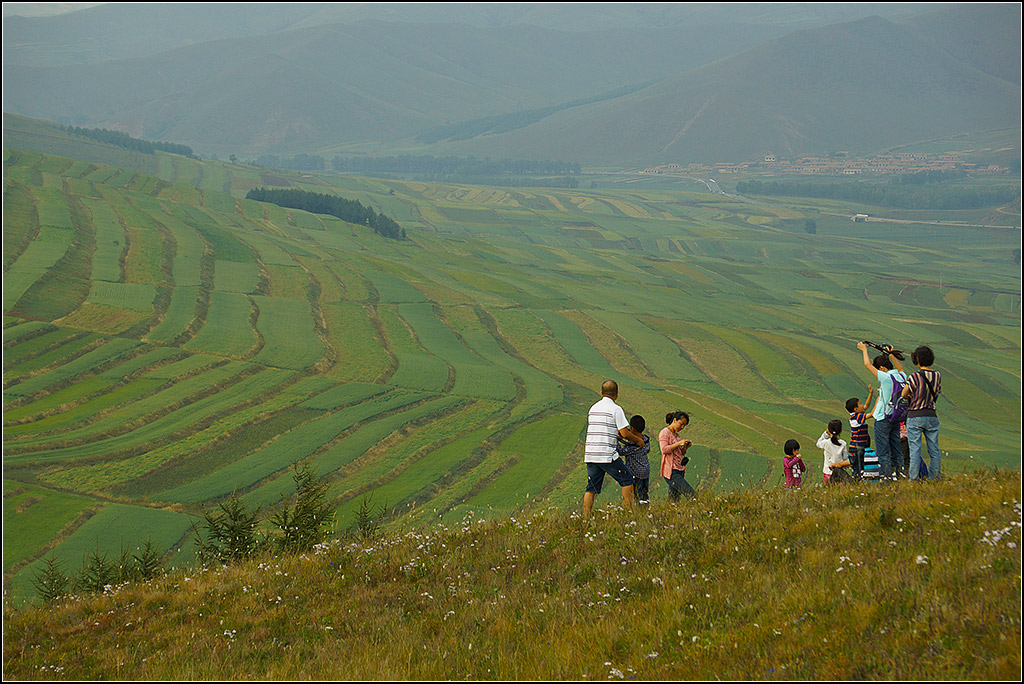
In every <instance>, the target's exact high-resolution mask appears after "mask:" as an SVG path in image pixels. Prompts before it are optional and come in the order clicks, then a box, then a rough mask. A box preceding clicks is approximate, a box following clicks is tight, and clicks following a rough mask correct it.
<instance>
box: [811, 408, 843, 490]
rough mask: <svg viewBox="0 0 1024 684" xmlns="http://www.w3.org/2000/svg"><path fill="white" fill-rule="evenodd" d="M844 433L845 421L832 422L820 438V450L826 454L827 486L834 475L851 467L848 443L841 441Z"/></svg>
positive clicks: (824, 469) (824, 470) (825, 471)
mask: <svg viewBox="0 0 1024 684" xmlns="http://www.w3.org/2000/svg"><path fill="white" fill-rule="evenodd" d="M842 431H843V421H841V420H830V421H829V423H828V427H827V428H826V429H825V432H823V433H821V437H819V438H818V448H819V449H821V450H822V451H823V452H824V454H825V467H824V468H823V469H822V472H823V473H824V474H825V484H828V481H829V480H830V479H832V474H833V472H834V471H835V470H837V469H840V468H848V467H850V454H849V452H848V451H847V450H846V442H845V441H843V440H841V439H839V435H840V434H841V433H842Z"/></svg>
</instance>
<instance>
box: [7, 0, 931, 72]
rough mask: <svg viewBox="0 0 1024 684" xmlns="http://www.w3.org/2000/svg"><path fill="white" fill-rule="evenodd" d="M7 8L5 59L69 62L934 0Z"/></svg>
mask: <svg viewBox="0 0 1024 684" xmlns="http://www.w3.org/2000/svg"><path fill="white" fill-rule="evenodd" d="M12 5H13V3H8V4H7V5H5V6H4V22H3V36H4V50H5V61H7V63H15V64H20V65H24V66H69V65H75V64H92V63H96V62H104V61H110V60H118V59H132V58H138V57H149V56H153V55H156V54H159V53H161V52H167V51H169V50H173V49H176V48H181V47H187V46H190V45H197V44H199V43H205V42H211V41H215V40H223V39H230V38H246V37H248V38H255V37H259V36H268V35H271V34H273V33H279V32H282V31H288V30H294V29H304V28H313V27H316V26H323V25H333V24H354V23H358V22H363V21H386V22H398V23H420V24H462V25H466V26H475V27H480V28H498V27H511V26H514V25H528V26H535V27H539V28H544V29H552V30H555V31H566V32H591V31H606V30H610V29H659V28H682V27H691V28H692V27H704V28H708V27H715V26H716V25H717V26H727V25H740V24H744V25H748V26H758V27H760V30H762V31H764V35H765V36H770V35H776V34H779V33H781V32H785V31H787V30H793V29H797V28H808V27H811V26H821V25H825V24H832V23H836V22H839V21H849V20H851V19H856V18H859V17H864V16H868V15H872V14H877V15H879V16H885V17H889V18H897V17H903V16H908V15H914V14H919V13H921V12H924V11H926V10H927V9H928V8H930V7H936V6H937V5H935V4H934V3H857V4H845V3H793V4H788V5H783V4H761V5H742V4H737V3H717V4H710V3H701V4H694V3H653V4H652V3H603V4H596V3H501V4H495V3H451V4H445V3H298V2H293V3H245V2H235V3H169V4H139V3H103V4H102V5H101V6H99V7H93V8H89V9H85V10H80V11H75V12H65V13H63V14H59V15H57V16H47V17H38V16H35V17H33V16H18V15H17V14H16V12H18V11H19V10H20V9H22V8H14V7H12Z"/></svg>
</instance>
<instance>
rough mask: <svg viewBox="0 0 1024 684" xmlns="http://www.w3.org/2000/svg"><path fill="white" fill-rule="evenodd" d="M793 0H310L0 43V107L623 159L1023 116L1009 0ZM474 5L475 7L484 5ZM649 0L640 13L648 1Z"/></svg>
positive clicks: (203, 147) (210, 138)
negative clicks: (577, 26)
mask: <svg viewBox="0 0 1024 684" xmlns="http://www.w3.org/2000/svg"><path fill="white" fill-rule="evenodd" d="M800 7H803V6H794V8H791V10H792V14H791V15H790V18H791V21H790V22H789V23H786V22H783V21H780V20H779V16H780V15H779V12H781V11H782V10H781V9H779V8H774V9H771V10H769V9H765V10H763V12H765V13H766V14H760V13H759V14H756V15H752V16H751V17H750V19H749V20H750V21H752V22H754V23H749V24H743V23H735V22H734V23H706V17H707V15H703V16H705V20H703V21H702V20H700V19H699V17H698V18H695V17H689V18H686V17H684V16H678V15H677V16H675V18H672V16H671V15H672V12H673V11H678V12H683V10H681V9H679V8H675V9H674V10H673V9H665V10H664V13H666V17H663V18H662V20H660V23H661V24H662V25H667V26H668V27H666V28H655V27H651V26H649V25H645V26H637V27H635V28H616V29H607V28H606V29H600V30H588V31H569V30H555V29H551V28H542V27H540V26H536V25H529V24H509V23H507V20H503V19H500V18H494V23H497V24H499V25H496V26H473V25H469V24H455V23H430V24H428V23H420V24H415V23H400V22H394V21H387V22H385V21H378V20H362V21H358V22H355V23H335V24H326V23H321V22H322V21H325V20H326V19H325V17H324V16H322V15H321V14H315V15H309V14H303V13H308V12H310V11H311V10H310V8H309V7H305V8H304V6H298V7H296V8H294V9H287V10H286V9H284V8H276V9H272V10H268V12H269V14H265V13H260V12H256V14H254V15H253V19H252V22H253V26H249V27H243V26H240V27H238V28H237V29H236V30H237V31H238V32H243V33H244V32H245V31H251V32H252V34H253V35H248V34H247V35H244V36H241V37H228V38H223V39H219V40H206V41H205V42H197V43H196V44H193V45H186V46H182V47H177V48H175V49H172V50H169V51H166V52H161V53H158V54H153V53H148V54H145V55H142V56H139V57H135V58H131V59H114V60H107V61H99V62H90V63H83V64H72V65H48V66H32V65H30V64H31V63H33V62H32V61H31V60H23V61H19V60H17V59H8V60H5V64H4V83H5V107H6V111H8V112H12V113H17V114H21V115H25V116H31V117H35V118H42V119H48V120H53V121H59V122H61V123H70V124H75V125H87V126H93V127H105V128H114V129H117V130H123V131H125V132H127V133H129V134H132V135H135V136H137V137H143V138H148V139H159V140H168V141H173V142H178V143H182V144H186V145H189V146H191V147H193V148H194V149H196V150H197V151H198V152H200V153H206V154H209V153H217V154H222V155H227V154H259V153H264V152H270V153H295V152H300V151H301V152H322V151H328V152H331V151H337V150H338V149H339V148H341V147H343V146H345V145H356V144H362V147H361V149H364V150H365V149H373V150H375V151H380V150H400V151H403V152H407V151H418V152H427V153H433V154H449V153H458V154H474V155H478V156H496V157H513V158H530V159H549V158H552V157H559V158H563V159H570V160H573V161H580V162H584V163H593V164H619V165H622V164H650V163H655V162H663V161H683V160H688V161H730V160H739V159H751V158H756V157H758V156H760V155H762V154H764V153H765V152H774V153H777V154H799V153H812V152H813V153H821V152H827V151H830V150H836V149H853V150H857V151H862V152H874V151H877V150H880V149H883V148H887V147H891V146H893V145H898V144H909V143H913V142H918V141H921V140H926V139H930V138H935V137H943V136H948V135H952V134H957V133H965V132H966V133H973V132H979V131H983V130H989V129H993V128H1006V127H1014V126H1019V112H1020V79H1019V76H1018V77H1017V78H1016V79H1013V78H1012V77H1013V73H1014V70H1015V68H1016V67H1015V66H1013V65H1017V64H1019V60H1020V39H1019V36H1017V35H1016V33H1015V32H1013V31H1012V30H1009V29H1010V28H1012V27H1014V26H1017V25H1019V19H1020V12H1019V8H1015V7H1013V6H1010V5H1005V6H1002V5H998V6H989V5H981V6H976V5H970V6H966V7H965V6H954V7H951V8H947V9H944V10H939V11H934V12H931V13H927V14H922V15H919V16H918V17H912V18H908V19H904V20H903V21H902V22H901V23H894V21H892V20H890V19H885V18H882V17H868V18H861V19H857V20H855V21H850V22H846V23H840V24H829V25H826V26H821V25H820V24H818V23H817V22H815V21H811V22H810V23H811V24H812V28H806V29H801V30H798V31H795V32H787V31H791V29H792V27H793V25H794V24H795V25H800V24H801V23H806V22H807V21H808V17H810V18H811V19H813V17H814V16H815V10H813V9H799V8H800ZM101 10H102V12H101ZM126 11H127V10H126ZM133 11H135V12H140V11H141V10H139V9H136V10H133ZM193 11H200V10H188V11H187V13H189V12H193ZM218 11H220V12H228V13H230V12H231V11H233V10H230V9H227V8H221V9H219V10H218ZM323 11H324V12H328V13H329V10H328V9H326V8H325V9H324V10H323ZM465 11H466V12H469V13H470V15H471V16H472V17H473V19H472V20H473V21H477V22H483V17H482V15H481V14H478V13H480V12H484V9H481V8H475V9H474V10H465ZM495 11H496V12H499V13H500V11H499V10H498V9H495ZM501 11H507V12H512V11H513V10H512V8H510V7H509V8H504V9H502V10H501ZM538 11H540V10H538ZM550 11H551V12H553V13H556V14H557V13H558V12H562V11H564V12H570V15H569V16H572V15H571V12H574V11H577V10H570V9H565V8H557V7H556V8H552V9H551V10H550ZM604 11H605V12H612V13H614V12H615V11H618V12H627V13H628V12H633V13H638V12H640V11H641V8H640V7H633V8H621V7H619V6H610V7H608V8H606V9H605V10H604ZM705 11H706V12H711V10H705ZM837 11H838V10H837ZM850 11H852V10H850ZM858 11H865V8H860V9H859V10H858ZM892 11H895V10H892ZM90 12H96V13H99V14H100V15H101V16H107V15H110V16H111V17H113V16H120V15H118V12H120V10H116V9H112V8H111V9H104V8H94V9H93V10H88V11H86V12H83V13H81V14H83V15H87V16H94V15H89V13H90ZM290 12H294V13H296V14H290ZM649 12H653V14H650V16H649V17H648V22H649V23H650V22H652V21H653V19H651V18H650V17H654V16H655V15H656V14H657V12H656V11H655V10H654V9H650V10H649ZM773 12H774V13H775V14H774V16H775V21H774V23H772V22H771V21H769V15H772V13H773ZM802 12H806V13H807V14H806V15H804V14H801V13H802ZM74 14H79V13H74ZM697 14H698V15H701V14H702V13H701V12H698V13H697ZM285 15H287V16H285ZM300 15H301V16H300ZM188 16H192V15H191V14H188ZM332 16H333V15H332ZM634 16H636V17H639V16H641V15H639V14H635V15H634ZM713 16H714V15H713ZM73 17H74V15H71V16H70V17H69V18H67V19H65V21H67V22H72V19H73ZM257 17H258V19H257ZM716 18H717V17H716ZM893 18H894V19H895V17H893ZM135 20H139V19H137V18H136V19H135ZM39 21H43V20H39ZM139 21H141V20H139ZM307 23H311V24H314V25H312V26H306V24H307ZM553 23H556V24H557V22H553ZM628 23H629V22H627V24H628ZM100 24H102V22H100ZM143 24H144V25H145V22H143ZM256 24H258V25H259V26H256ZM175 25H176V26H178V25H179V24H175ZM283 27H288V29H289V30H280V29H281V28H283ZM14 30H15V29H12V31H14ZM90 30H91V31H93V32H96V31H99V30H100V29H99V28H98V25H97V26H93V27H92V29H90ZM178 30H179V31H180V30H183V29H180V28H179V29H178ZM141 33H142V34H145V30H144V29H142V30H141ZM167 33H168V35H169V36H170V35H172V34H174V33H175V31H173V30H168V32H167ZM257 34H258V35H257ZM56 35H61V34H56ZM85 35H88V31H87V32H86V34H85ZM204 37H209V36H207V35H206V34H198V38H197V40H203V38H204ZM83 39H84V38H83ZM52 40H53V41H56V40H57V38H56V37H54V38H53V39H52ZM175 40H177V39H175ZM766 41H767V42H766ZM8 42H11V41H8ZM28 42H30V41H27V39H26V44H27V43H28ZM19 44H20V43H18V42H17V41H14V45H13V46H12V48H11V49H12V50H13V51H14V52H15V53H16V52H17V49H16V48H17V46H18V45H19ZM160 44H162V43H160V41H155V42H154V45H160ZM36 47H38V45H36ZM26 49H27V48H26ZM39 49H41V50H42V49H43V48H41V47H40V48H39ZM47 49H51V50H56V48H47ZM44 62H45V60H42V59H40V60H35V61H34V63H35V64H40V63H44ZM644 86H646V87H644ZM523 115H526V116H523ZM501 116H505V117H506V120H507V117H508V116H513V119H514V120H520V119H521V123H519V124H517V125H518V126H519V127H518V128H516V129H515V130H512V131H508V130H507V127H505V128H502V129H500V130H501V132H495V131H494V130H487V127H486V126H485V127H484V128H483V130H482V131H478V134H477V135H475V136H474V137H472V138H470V139H459V140H451V141H441V142H437V144H429V143H425V142H423V141H424V140H430V141H431V143H433V142H434V140H435V139H436V136H435V137H434V138H430V137H429V136H428V137H424V136H425V134H429V133H431V132H433V131H436V130H437V129H439V128H441V127H451V126H452V125H455V129H457V130H465V129H466V126H461V127H460V126H459V124H465V123H467V122H474V121H477V120H479V119H481V118H487V117H501ZM474 127H475V126H474V125H470V126H469V127H468V128H469V129H470V130H472V129H473V128H474ZM457 137H460V138H462V137H464V136H461V135H460V136H457ZM418 138H419V140H418Z"/></svg>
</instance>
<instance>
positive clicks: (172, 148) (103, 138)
mask: <svg viewBox="0 0 1024 684" xmlns="http://www.w3.org/2000/svg"><path fill="white" fill-rule="evenodd" d="M64 130H65V131H66V132H68V133H71V134H72V135H78V136H81V137H83V138H90V139H92V140H96V141H99V142H102V143H107V144H108V145H116V146H117V147H123V148H124V149H126V150H132V151H133V152H144V153H145V154H153V153H154V152H156V151H157V150H159V151H161V152H170V153H171V154H180V155H183V156H185V157H192V158H193V159H194V158H195V155H194V154H193V153H192V148H191V147H189V146H188V145H178V144H177V143H169V142H153V141H151V140H140V139H139V138H133V137H132V136H130V135H128V134H127V133H121V132H120V131H110V130H107V129H106V128H79V127H78V126H65V127H64Z"/></svg>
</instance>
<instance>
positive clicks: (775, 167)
mask: <svg viewBox="0 0 1024 684" xmlns="http://www.w3.org/2000/svg"><path fill="white" fill-rule="evenodd" d="M957 169H963V170H965V171H976V172H982V173H990V174H1005V173H1009V172H1010V169H1009V168H1006V167H1002V166H999V165H997V164H987V165H984V166H980V165H978V164H974V163H969V162H965V161H964V160H963V159H962V158H961V157H960V156H959V155H957V154H955V153H945V154H929V153H925V152H892V153H887V154H879V155H875V156H871V157H858V156H855V155H853V154H851V153H850V152H832V153H829V154H828V155H826V156H823V157H814V156H805V157H798V158H796V159H788V158H786V157H782V156H777V155H775V154H766V155H764V157H763V158H762V159H758V160H756V161H744V162H718V163H715V164H699V163H693V164H688V165H686V166H683V165H682V164H679V163H672V164H662V165H660V166H653V167H649V168H645V169H642V170H641V171H640V173H641V174H652V175H655V174H675V173H680V174H692V175H707V174H744V175H767V176H779V175H814V176H857V175H887V174H901V173H918V172H921V171H955V170H957Z"/></svg>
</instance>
